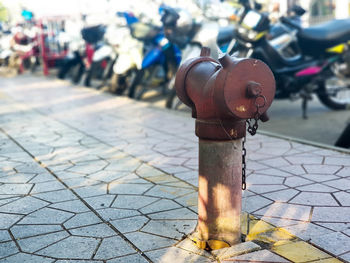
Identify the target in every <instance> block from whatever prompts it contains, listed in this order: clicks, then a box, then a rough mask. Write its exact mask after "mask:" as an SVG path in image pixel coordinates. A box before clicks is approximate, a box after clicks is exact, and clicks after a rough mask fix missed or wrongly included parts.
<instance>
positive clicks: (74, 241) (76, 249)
mask: <svg viewBox="0 0 350 263" xmlns="http://www.w3.org/2000/svg"><path fill="white" fill-rule="evenodd" d="M98 243H99V240H97V239H96V238H90V237H75V236H71V237H68V238H66V239H63V240H61V241H59V242H57V243H55V244H53V245H51V246H48V247H47V248H44V249H41V250H40V251H38V252H37V254H38V255H43V256H49V257H55V258H68V259H69V258H72V259H91V257H92V255H93V252H94V251H95V249H96V248H97V245H98Z"/></svg>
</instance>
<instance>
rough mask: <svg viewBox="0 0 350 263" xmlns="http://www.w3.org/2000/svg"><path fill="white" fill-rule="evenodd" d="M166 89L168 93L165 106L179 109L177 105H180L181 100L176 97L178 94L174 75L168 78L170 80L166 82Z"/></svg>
mask: <svg viewBox="0 0 350 263" xmlns="http://www.w3.org/2000/svg"><path fill="white" fill-rule="evenodd" d="M168 90H169V94H168V98H167V100H166V102H165V107H167V108H168V109H173V110H177V109H179V107H180V106H181V105H182V102H181V100H180V99H179V98H178V96H177V95H176V90H175V77H173V78H172V79H171V80H170V82H169V84H168Z"/></svg>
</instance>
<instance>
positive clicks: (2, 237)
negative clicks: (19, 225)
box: [0, 230, 12, 242]
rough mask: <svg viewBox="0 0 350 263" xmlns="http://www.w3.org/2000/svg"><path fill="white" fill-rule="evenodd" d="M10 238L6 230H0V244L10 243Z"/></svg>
mask: <svg viewBox="0 0 350 263" xmlns="http://www.w3.org/2000/svg"><path fill="white" fill-rule="evenodd" d="M10 240H12V239H11V236H10V234H9V232H8V231H7V230H0V242H4V241H10Z"/></svg>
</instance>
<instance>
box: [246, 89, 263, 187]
mask: <svg viewBox="0 0 350 263" xmlns="http://www.w3.org/2000/svg"><path fill="white" fill-rule="evenodd" d="M259 98H262V99H263V103H261V104H259V102H258V99H259ZM254 105H255V107H256V112H255V114H254V118H252V119H249V120H247V121H246V122H247V124H248V128H247V130H248V132H249V133H250V134H251V135H252V136H254V135H255V134H256V131H257V130H258V128H259V124H258V121H259V119H260V116H261V113H260V109H261V108H263V107H264V106H265V105H266V97H265V96H264V95H261V94H259V95H257V96H256V97H255V101H254ZM253 120H254V123H253V124H252V121H253ZM245 142H246V136H244V137H243V141H242V190H245V189H246V188H247V184H246V168H247V163H246V160H245V158H246V155H247V149H246V148H245Z"/></svg>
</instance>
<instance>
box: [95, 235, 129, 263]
mask: <svg viewBox="0 0 350 263" xmlns="http://www.w3.org/2000/svg"><path fill="white" fill-rule="evenodd" d="M135 252H136V251H135V250H134V249H133V248H132V247H131V246H130V245H129V244H128V243H127V242H126V241H124V240H123V239H122V238H121V237H119V236H114V237H109V238H104V239H103V241H102V243H101V245H100V247H99V248H98V250H97V253H96V255H95V256H94V258H95V259H109V258H114V257H120V256H123V255H128V254H132V253H135Z"/></svg>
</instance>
